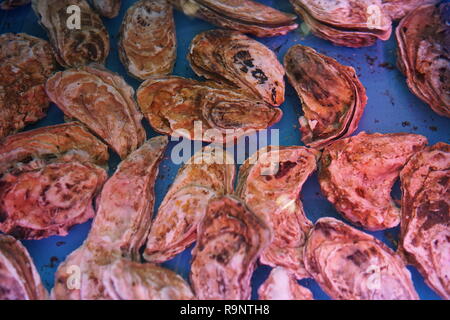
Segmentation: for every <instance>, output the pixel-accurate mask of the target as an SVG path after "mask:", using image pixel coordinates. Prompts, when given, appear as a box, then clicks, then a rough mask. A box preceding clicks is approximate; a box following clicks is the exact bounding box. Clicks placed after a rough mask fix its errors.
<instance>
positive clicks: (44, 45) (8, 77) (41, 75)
mask: <svg viewBox="0 0 450 320" xmlns="http://www.w3.org/2000/svg"><path fill="white" fill-rule="evenodd" d="M55 70H56V61H55V59H54V57H53V52H52V49H51V47H50V44H49V43H48V42H47V41H45V40H42V39H39V38H36V37H33V36H30V35H27V34H25V33H18V34H13V33H5V34H2V35H0V74H1V75H2V76H1V78H0V139H1V138H4V137H6V136H7V135H9V134H13V133H15V132H17V131H18V130H20V129H22V128H23V127H25V126H26V125H27V124H29V123H32V122H35V121H37V120H39V119H41V118H43V117H44V116H45V111H46V109H47V107H48V105H49V101H48V98H47V95H46V94H45V90H44V85H45V81H46V80H47V78H48V77H50V76H51V75H52V74H53V72H54V71H55Z"/></svg>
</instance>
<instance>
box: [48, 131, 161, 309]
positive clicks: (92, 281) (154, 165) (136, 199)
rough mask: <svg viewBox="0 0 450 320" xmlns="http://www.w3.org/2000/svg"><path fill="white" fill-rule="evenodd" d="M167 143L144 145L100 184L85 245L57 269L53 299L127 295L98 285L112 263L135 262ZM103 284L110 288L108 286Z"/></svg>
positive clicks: (157, 139)
mask: <svg viewBox="0 0 450 320" xmlns="http://www.w3.org/2000/svg"><path fill="white" fill-rule="evenodd" d="M167 143H168V139H167V137H162V136H159V137H155V138H152V139H150V140H149V141H147V142H145V143H144V144H143V145H142V146H141V147H140V148H139V149H137V150H136V151H134V152H133V153H131V154H130V155H129V156H128V157H127V158H126V159H125V160H123V161H122V162H121V163H120V165H119V167H118V169H117V171H116V172H115V174H114V175H113V176H112V177H111V178H110V179H109V180H108V181H107V182H106V183H105V186H104V188H103V190H102V193H101V196H100V197H99V201H98V210H97V215H96V217H95V219H94V222H93V224H92V228H91V231H90V232H89V235H88V237H87V239H86V241H85V242H84V243H83V245H82V246H81V247H80V248H78V249H77V250H76V251H74V252H73V253H72V254H71V255H70V256H68V257H67V259H66V261H64V262H63V263H62V264H61V265H60V266H59V268H58V271H57V273H56V279H55V287H54V288H53V291H52V296H53V297H54V298H56V299H74V300H79V299H112V298H114V297H115V296H117V295H121V294H131V293H130V292H128V293H127V292H124V293H122V292H120V291H118V290H117V289H116V290H114V291H112V292H108V291H107V290H106V289H105V285H106V284H105V283H104V282H103V279H104V276H105V275H107V274H108V272H109V271H110V268H111V265H112V264H114V263H115V262H116V261H118V260H120V259H128V260H135V261H136V260H139V259H140V255H139V249H140V248H141V246H142V245H143V243H144V241H145V239H146V237H147V234H148V231H149V228H150V225H151V213H152V211H153V204H154V190H153V186H154V183H155V180H156V176H157V174H158V165H159V163H160V161H161V159H162V157H163V154H164V151H165V149H166V146H167ZM148 266H149V268H150V269H151V268H153V267H151V266H150V265H148ZM74 268H75V270H76V269H77V270H78V271H79V272H78V274H79V276H80V277H79V278H78V285H77V286H75V285H74V283H72V279H73V276H72V274H71V270H73V269H74ZM108 270H109V271H108ZM131 272H132V271H131V269H130V274H126V273H124V274H122V276H123V277H125V278H126V277H128V276H131V277H133V275H132V273H131ZM149 272H151V271H149ZM107 279H110V278H107ZM75 280H77V279H75ZM107 282H108V284H109V285H110V283H109V280H108V281H107ZM75 284H76V282H75ZM129 287H130V288H133V287H132V286H129ZM139 287H140V286H139ZM140 288H142V287H140ZM149 289H150V290H153V288H149ZM130 290H132V289H130ZM112 294H114V296H112Z"/></svg>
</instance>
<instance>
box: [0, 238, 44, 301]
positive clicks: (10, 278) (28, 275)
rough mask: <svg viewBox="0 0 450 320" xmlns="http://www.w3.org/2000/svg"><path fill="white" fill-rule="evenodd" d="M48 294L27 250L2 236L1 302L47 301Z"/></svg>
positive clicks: (12, 239) (0, 257) (0, 261)
mask: <svg viewBox="0 0 450 320" xmlns="http://www.w3.org/2000/svg"><path fill="white" fill-rule="evenodd" d="M47 298H48V293H47V291H46V290H45V289H44V286H43V285H42V282H41V278H40V276H39V273H38V272H37V270H36V267H35V265H34V263H33V260H32V259H31V257H30V255H29V254H28V251H27V249H26V248H25V247H24V246H23V245H22V244H21V243H20V242H19V241H17V240H16V239H14V238H13V237H10V236H6V235H2V234H0V300H46V299H47Z"/></svg>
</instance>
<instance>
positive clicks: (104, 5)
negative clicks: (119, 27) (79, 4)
mask: <svg viewBox="0 0 450 320" xmlns="http://www.w3.org/2000/svg"><path fill="white" fill-rule="evenodd" d="M91 1H92V6H93V7H94V9H95V10H96V11H97V12H98V13H100V14H101V15H102V16H104V17H107V18H110V19H112V18H115V17H117V16H118V15H119V11H120V5H121V4H122V0H91Z"/></svg>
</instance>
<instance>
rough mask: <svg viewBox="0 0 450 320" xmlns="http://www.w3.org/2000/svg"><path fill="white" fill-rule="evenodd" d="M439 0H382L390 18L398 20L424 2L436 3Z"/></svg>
mask: <svg viewBox="0 0 450 320" xmlns="http://www.w3.org/2000/svg"><path fill="white" fill-rule="evenodd" d="M440 1H441V0H383V10H384V11H386V12H387V13H388V14H389V16H391V18H392V20H400V19H402V18H403V17H404V16H406V15H407V14H408V13H410V12H411V11H413V10H414V9H416V8H417V7H419V6H423V5H425V4H436V3H438V2H440Z"/></svg>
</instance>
